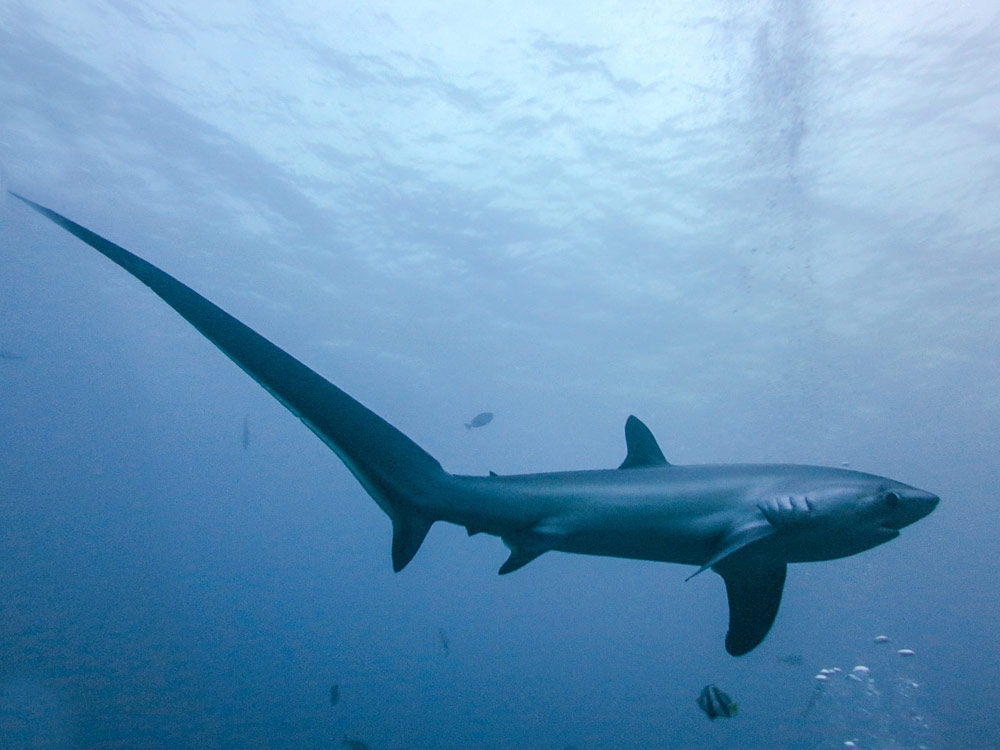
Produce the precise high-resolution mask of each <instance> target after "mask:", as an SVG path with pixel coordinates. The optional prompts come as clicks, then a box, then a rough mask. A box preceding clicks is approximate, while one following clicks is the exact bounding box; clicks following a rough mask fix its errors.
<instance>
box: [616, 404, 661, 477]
mask: <svg viewBox="0 0 1000 750" xmlns="http://www.w3.org/2000/svg"><path fill="white" fill-rule="evenodd" d="M625 447H626V448H627V449H628V455H627V456H625V460H624V461H622V465H621V466H619V467H618V468H619V469H643V468H648V467H650V466H670V464H669V462H668V461H667V459H665V458H664V457H663V451H661V450H660V446H659V445H657V444H656V438H655V437H653V433H652V432H650V431H649V428H648V427H646V425H644V424H643V423H642V420H641V419H639V418H638V417H636V416H635V415H634V414H633V415H630V416H629V418H628V419H626V420H625Z"/></svg>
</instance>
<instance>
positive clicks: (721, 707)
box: [698, 685, 737, 721]
mask: <svg viewBox="0 0 1000 750" xmlns="http://www.w3.org/2000/svg"><path fill="white" fill-rule="evenodd" d="M698 708H700V709H701V710H702V711H704V712H705V715H706V716H708V718H709V719H711V720H712V721H715V720H716V719H717V718H718V717H720V716H725V717H726V718H727V719H728V718H730V717H733V716H736V713H737V704H736V703H734V702H733V699H732V698H730V697H729V696H728V695H726V694H725V693H723V692H722V691H721V690H719V688H717V687H716V686H715V685H706V686H705V687H704V688H703V689H702V691H701V695H699V696H698Z"/></svg>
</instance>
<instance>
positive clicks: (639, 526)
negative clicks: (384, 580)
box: [12, 193, 938, 656]
mask: <svg viewBox="0 0 1000 750" xmlns="http://www.w3.org/2000/svg"><path fill="white" fill-rule="evenodd" d="M12 194H13V193H12ZM13 195H14V196H15V197H16V198H18V199H19V200H21V201H23V202H24V203H26V204H27V205H28V206H30V207H31V208H33V209H34V210H35V211H37V212H38V213H40V214H41V215H42V216H45V217H46V218H48V219H49V220H51V221H52V222H54V223H56V224H57V225H59V226H60V227H62V228H63V229H65V230H67V231H68V232H70V233H71V234H73V235H75V236H76V237H78V238H79V239H81V240H82V241H83V242H85V243H86V244H88V245H90V246H91V247H92V248H94V249H95V250H97V251H98V252H100V253H101V254H103V255H104V256H106V257H107V258H109V259H110V260H111V261H113V262H114V263H116V264H117V265H119V266H120V267H122V268H123V269H124V270H125V271H127V272H128V273H130V274H131V275H132V276H134V277H135V278H136V279H138V280H139V281H141V282H142V283H143V284H145V285H146V286H148V287H149V288H150V289H151V290H152V291H153V292H154V293H155V294H157V295H158V296H159V297H160V298H161V299H163V301H164V302H166V303H167V304H168V305H170V307H172V308H173V309H174V310H175V311H177V312H178V313H179V314H180V315H181V316H182V317H183V318H184V319H185V320H187V321H188V322H189V323H191V325H193V326H194V327H195V328H196V329H197V330H198V331H199V332H200V333H201V334H202V335H204V336H205V337H206V338H207V339H208V340H209V341H211V342H212V343H213V344H215V346H216V347H218V348H219V349H220V350H221V351H222V352H223V353H224V354H225V355H226V356H228V357H229V358H230V359H231V360H232V361H233V362H235V363H236V364H237V365H238V366H239V367H240V368H242V369H243V370H244V371H245V372H246V373H247V374H248V375H249V376H250V377H252V378H253V379H254V380H255V381H257V383H259V384H260V385H261V386H262V387H263V388H265V389H266V390H267V391H268V392H269V393H270V394H271V395H272V396H274V397H275V398H276V399H277V400H278V401H280V402H281V403H282V404H283V405H284V406H285V407H286V408H287V409H288V410H289V411H290V412H292V413H293V414H294V415H295V416H297V417H298V418H299V419H300V420H302V422H303V423H305V425H306V426H307V427H308V428H309V429H310V430H312V431H313V432H314V433H315V434H316V435H317V436H318V437H319V438H320V439H321V440H322V441H323V442H324V443H326V444H327V445H328V446H329V447H330V448H331V449H332V450H333V451H334V453H336V454H337V456H339V457H340V459H341V460H342V461H343V462H344V464H345V465H346V466H347V468H348V469H349V470H350V471H351V473H352V474H353V475H354V476H355V477H356V478H357V480H358V481H359V482H360V483H361V485H362V486H363V487H364V489H365V490H366V491H367V492H368V494H369V495H371V497H372V498H373V499H374V500H375V502H376V503H378V505H379V506H380V507H381V508H382V510H383V511H385V513H386V515H388V516H389V518H390V519H391V521H392V527H393V537H392V564H393V569H394V570H396V571H400V570H402V569H403V568H404V567H405V566H406V565H407V564H408V563H409V562H410V560H412V559H413V556H414V555H415V554H416V552H417V550H418V549H419V548H420V545H421V544H422V543H423V540H424V538H425V537H426V535H427V532H428V531H429V530H430V528H431V525H432V524H433V523H435V522H437V521H445V522H448V523H453V524H457V525H459V526H463V527H465V528H466V529H467V531H468V533H469V534H470V535H472V534H478V533H485V534H491V535H494V536H498V537H500V538H502V539H503V541H504V543H505V544H506V545H507V547H508V548H509V549H510V556H509V557H508V559H507V561H506V562H505V563H504V564H503V565H502V566H501V568H500V573H501V574H506V573H510V572H512V571H515V570H517V569H518V568H521V567H522V566H524V565H526V564H527V563H529V562H531V561H532V560H534V559H535V558H537V557H538V556H539V555H541V554H543V553H545V552H548V551H560V552H569V553H576V554H585V555H602V556H608V557H621V558H629V559H637V560H652V561H659V562H668V563H679V564H682V565H693V566H698V570H697V572H696V573H695V575H697V573H700V572H702V571H704V570H708V569H711V570H713V571H715V572H716V573H718V574H719V575H721V576H722V578H723V580H724V581H725V584H726V593H727V596H728V599H729V630H728V632H727V635H726V650H727V651H728V652H729V653H730V654H732V655H734V656H739V655H742V654H745V653H747V652H749V651H750V650H752V649H753V648H755V647H756V646H757V645H758V644H759V643H760V642H761V641H762V640H763V639H764V637H765V636H766V635H767V633H768V631H769V630H770V628H771V625H772V624H773V622H774V618H775V616H776V614H777V611H778V606H779V604H780V602H781V595H782V591H783V588H784V583H785V575H786V570H787V565H788V564H789V563H796V562H816V561H822V560H832V559H836V558H840V557H847V556H849V555H854V554H857V553H859V552H863V551H865V550H867V549H871V548H872V547H875V546H877V545H879V544H882V543H884V542H887V541H889V540H891V539H894V538H895V537H896V536H898V535H899V530H900V529H902V528H903V527H905V526H907V525H909V524H911V523H913V522H915V521H917V520H919V519H920V518H923V517H924V516H926V515H927V514H928V513H930V512H931V511H932V510H934V508H935V507H936V505H937V503H938V497H937V496H936V495H934V494H932V493H930V492H926V491H924V490H920V489H917V488H915V487H911V486H909V485H906V484H903V483H901V482H897V481H895V480H892V479H888V478H885V477H880V476H876V475H873V474H865V473H862V472H857V471H852V470H847V469H835V468H826V467H821V466H802V465H783V464H744V465H740V464H727V465H718V464H712V465H701V466H675V465H672V464H670V463H668V462H667V460H666V458H665V457H664V456H663V453H662V451H661V450H660V448H659V446H658V445H657V442H656V439H655V438H654V437H653V435H652V433H651V432H650V431H649V429H648V428H647V427H646V426H645V425H644V424H643V423H642V422H641V421H640V420H639V419H637V418H636V417H634V416H630V417H629V418H628V420H627V421H626V424H625V438H626V447H627V456H626V458H625V460H624V462H622V464H621V466H619V467H618V468H617V469H604V470H595V471H569V472H553V473H544V474H522V475H513V476H499V475H496V474H492V473H491V474H490V475H489V476H486V477H481V476H462V475H455V474H450V473H448V472H446V471H445V470H444V469H443V468H442V467H441V464H440V463H438V461H437V460H435V459H434V458H433V457H432V456H431V455H430V454H428V453H427V452H426V451H424V450H423V449H422V448H420V447H419V446H418V445H417V444H416V443H414V442H413V441H412V440H411V439H410V438H408V437H407V436H406V435H404V434H403V433H402V432H400V431H399V430H397V429H396V428H395V427H393V426H392V425H390V424H389V423H388V422H386V421H385V420H384V419H382V418H381V417H380V416H378V415H377V414H375V413H374V412H372V411H371V410H369V409H368V408H366V407H365V406H363V405H362V404H361V403H359V402H358V401H356V400H355V399H353V398H352V397H351V396H349V395H348V394H346V393H345V392H344V391H342V390H340V389H339V388H338V387H337V386H335V385H333V384H332V383H331V382H329V381H328V380H326V379H325V378H323V377H322V376H320V375H319V374H317V373H316V372H314V371H313V370H311V369H310V368H308V367H307V366H306V365H304V364H302V363H301V362H300V361H298V360H297V359H295V358H294V357H292V356H291V355H290V354H288V353H287V352H285V351H284V350H282V349H280V348H279V347H277V346H275V345H274V344H272V343H271V342H270V341H268V340H267V339H265V338H264V337H263V336H261V335H260V334H258V333H257V332H255V331H253V330H252V329H251V328H249V327H247V326H246V325H245V324H243V323H241V322H240V321H239V320H237V319H236V318H234V317H233V316H231V315H229V314H228V313H227V312H225V311H224V310H222V309H221V308H219V307H217V306H216V305H215V304H213V303H212V302H210V301H209V300H207V299H205V298H204V297H202V296H201V295H200V294H198V293H197V292H195V291H194V290H192V289H191V288H190V287H188V286H186V285H185V284H183V283H181V282H180V281H178V280H177V279H175V278H173V277H172V276H170V275H169V274H167V273H165V272H164V271H162V270H160V269H159V268H157V267H156V266H154V265H152V264H150V263H148V262H147V261H145V260H143V259H142V258H140V257H138V256H136V255H134V254H133V253H131V252H129V251H128V250H125V249H124V248H122V247H120V246H118V245H116V244H114V243H113V242H111V241H109V240H107V239H105V238H103V237H101V236H100V235H97V234H95V233H94V232H91V231H90V230H89V229H86V228H84V227H82V226H81V225H79V224H77V223H75V222H73V221H71V220H70V219H67V218H66V217H64V216H62V215H60V214H58V213H56V212H55V211H52V210H51V209H48V208H46V207H44V206H41V205H39V204H37V203H35V202H33V201H30V200H28V199H27V198H24V197H22V196H19V195H17V194H13Z"/></svg>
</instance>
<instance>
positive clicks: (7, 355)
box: [0, 349, 493, 424]
mask: <svg viewBox="0 0 1000 750" xmlns="http://www.w3.org/2000/svg"><path fill="white" fill-rule="evenodd" d="M0 359H24V355H23V354H14V352H9V351H7V350H6V349H0ZM481 416H483V415H482V414H480V415H479V417H481ZM479 417H476V419H479ZM492 418H493V415H492V414H490V419H492ZM473 421H475V420H473ZM489 421H490V420H489V419H487V420H486V422H489ZM486 422H483V424H486Z"/></svg>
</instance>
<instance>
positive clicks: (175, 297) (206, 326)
mask: <svg viewBox="0 0 1000 750" xmlns="http://www.w3.org/2000/svg"><path fill="white" fill-rule="evenodd" d="M11 195H13V196H14V197H15V198H17V199H18V200H21V201H23V202H24V203H26V204H27V205H29V206H30V207H31V208H33V209H34V210H35V211H37V212H38V213H40V214H41V215H42V216H44V217H46V218H47V219H49V220H50V221H52V222H54V223H56V224H58V225H59V226H61V227H62V228H63V229H65V230H66V231H68V232H69V233H70V234H72V235H74V236H76V237H78V238H79V239H81V240H83V242H85V243H87V244H88V245H90V246H91V247H92V248H94V249H95V250H97V251H98V252H99V253H101V254H102V255H104V256H105V257H107V258H108V259H110V260H111V261H113V262H114V263H116V264H118V265H119V266H121V267H122V268H123V269H125V270H126V271H128V272H129V273H130V274H131V275H132V276H134V277H135V278H137V279H138V280H139V281H141V282H142V283H143V284H145V285H146V286H148V287H149V288H150V289H152V290H153V292H154V293H155V294H156V295H157V296H158V297H160V299H162V300H163V301H164V302H166V303H167V304H168V305H170V307H172V308H173V309H174V310H176V311H177V312H178V313H179V314H180V315H181V317H183V318H184V319H185V320H186V321H188V322H189V323H190V324H191V325H193V326H194V327H195V328H197V329H198V331H199V332H200V333H201V334H202V335H203V336H205V338H207V339H208V340H209V341H211V342H212V343H213V344H215V346H217V347H218V348H219V349H220V350H221V351H222V352H223V353H224V354H225V355H226V356H227V357H229V358H230V359H231V360H232V361H233V362H235V363H236V364H237V365H239V366H240V368H241V369H242V370H243V371H244V372H246V373H247V375H249V376H250V377H252V378H253V379H254V380H256V381H257V382H258V383H260V384H261V385H262V386H263V387H264V388H265V389H267V391H268V392H269V393H270V394H271V395H272V396H274V397H275V398H276V399H277V400H278V401H280V402H281V403H282V404H283V405H284V406H285V408H286V409H288V410H289V411H290V412H292V413H293V414H294V415H295V416H297V417H298V418H299V419H301V420H302V421H303V422H304V423H305V424H306V426H307V427H308V428H309V429H310V430H312V431H313V432H314V433H316V435H318V436H319V438H320V439H321V440H322V441H323V442H324V443H326V444H327V445H328V446H330V448H331V449H332V450H333V451H334V452H335V453H336V454H337V455H338V456H339V457H340V459H341V460H342V461H343V462H344V463H345V464H346V465H347V467H348V468H349V469H350V470H351V473H353V474H354V476H355V477H357V479H358V481H359V482H361V484H362V486H363V487H364V488H365V490H366V491H367V492H368V494H370V495H371V496H372V498H374V500H375V502H377V503H378V504H379V506H380V507H381V508H382V510H384V511H385V512H386V514H388V516H389V517H390V518H391V519H392V524H393V541H392V563H393V568H394V569H395V570H397V571H399V570H402V569H403V567H405V566H406V564H407V563H408V562H409V561H410V560H411V559H412V558H413V556H414V555H415V554H416V552H417V550H418V549H419V547H420V544H421V543H422V542H423V540H424V537H425V536H426V535H427V531H428V530H429V529H430V526H431V524H432V523H433V522H434V520H435V519H433V518H428V517H426V515H425V514H423V513H422V512H421V505H422V504H421V502H420V500H421V498H423V497H428V496H430V495H431V494H433V493H435V492H437V491H438V490H439V487H440V484H441V482H442V481H443V480H444V479H445V477H447V474H446V473H445V472H444V470H443V469H442V468H441V464H439V463H438V462H437V461H436V460H435V459H434V458H433V457H432V456H431V455H430V454H428V453H427V452H426V451H424V450H423V449H422V448H421V447H420V446H418V445H417V444H416V443H414V442H413V441H412V440H410V438H408V437H407V436H406V435H404V434H403V433H402V432H400V431H399V430H397V429H396V428H395V427H393V426H392V425H391V424H389V423H388V422H386V421H385V420H384V419H382V418H381V417H380V416H378V415H377V414H375V413H374V412H373V411H371V410H370V409H367V408H366V407H365V406H363V405H362V404H361V403H359V402H358V401H356V400H354V399H353V398H351V397H350V396H348V395H347V394H346V393H344V392H343V391H342V390H340V389H339V388H338V387H337V386H335V385H334V384H333V383H331V382H329V381H328V380H326V379H325V378H323V377H322V376H320V375H319V374H317V373H316V372H314V371H313V370H311V369H310V368H309V367H307V366H306V365H304V364H302V363H301V362H299V361H298V360H297V359H295V357H293V356H291V355H290V354H288V353H287V352H286V351H284V350H283V349H281V348H279V347H277V346H275V345H274V344H272V343H271V342H270V341H268V340H267V339H266V338H264V337H263V336H261V335H260V334H259V333H257V332H256V331H254V330H253V329H252V328H249V327H248V326H246V325H245V324H243V323H241V322H240V321H239V320H237V319H236V318H234V317H233V316H232V315H230V314H229V313H227V312H226V311H225V310H223V309H222V308H220V307H218V306H217V305H215V304H213V303H212V302H210V301H209V300H207V299H205V298H204V297H202V296H201V295H200V294H198V293H197V292H196V291H194V290H193V289H191V288H190V287H188V286H187V285H185V284H182V283H181V282H180V281H178V280H177V279H175V278H174V277H173V276H171V275H170V274H168V273H166V272H164V271H162V270H160V269H159V268H157V267H156V266H154V265H152V264H151V263H149V262H147V261H145V260H143V259H142V258H140V257H138V256H137V255H134V254H133V253H130V252H129V251H128V250H126V249H125V248H123V247H120V246H118V245H116V244H114V243H113V242H111V241H109V240H106V239H104V238H103V237H101V236H100V235H97V234H95V233H94V232H91V231H90V230H89V229H86V228H85V227H82V226H80V225H79V224H77V223H76V222H73V221H71V220H69V219H67V218H66V217H65V216H62V215H60V214H58V213H56V212H55V211H53V210H51V209H48V208H46V207H45V206H41V205H39V204H38V203H35V202H34V201H31V200H28V199H27V198H24V197H23V196H20V195H18V194H17V193H11Z"/></svg>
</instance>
